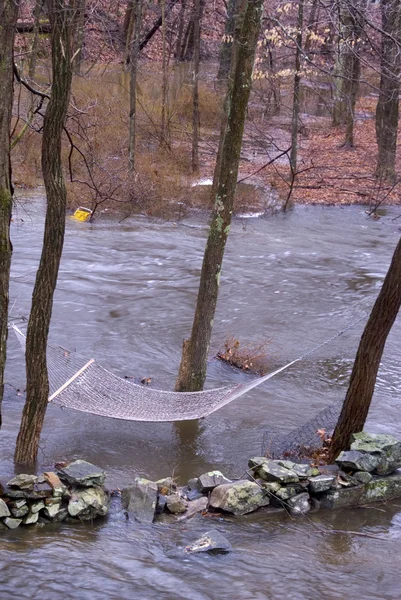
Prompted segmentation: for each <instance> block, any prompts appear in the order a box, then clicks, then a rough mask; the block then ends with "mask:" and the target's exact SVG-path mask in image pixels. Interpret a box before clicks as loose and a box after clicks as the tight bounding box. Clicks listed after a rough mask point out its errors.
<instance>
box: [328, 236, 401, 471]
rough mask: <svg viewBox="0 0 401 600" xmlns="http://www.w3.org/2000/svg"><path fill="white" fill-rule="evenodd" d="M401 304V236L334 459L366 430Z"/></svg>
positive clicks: (366, 336) (361, 353)
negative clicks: (387, 342)
mask: <svg viewBox="0 0 401 600" xmlns="http://www.w3.org/2000/svg"><path fill="white" fill-rule="evenodd" d="M400 306H401V239H400V241H399V242H398V245H397V247H396V249H395V252H394V255H393V258H392V261H391V264H390V267H389V269H388V271H387V275H386V277H385V279H384V283H383V286H382V288H381V290H380V292H379V295H378V297H377V300H376V302H375V304H374V306H373V309H372V312H371V314H370V317H369V320H368V322H367V324H366V327H365V330H364V332H363V334H362V338H361V341H360V343H359V347H358V352H357V355H356V359H355V362H354V366H353V369H352V374H351V379H350V384H349V388H348V391H347V395H346V397H345V401H344V405H343V408H342V411H341V414H340V418H339V420H338V423H337V425H336V428H335V430H334V434H333V439H332V442H331V444H330V456H329V461H330V462H331V461H334V460H335V458H336V457H337V456H338V454H339V452H341V450H347V449H348V448H349V445H350V437H351V434H352V433H358V432H359V431H362V429H363V426H364V424H365V421H366V417H367V416H368V412H369V408H370V403H371V401H372V396H373V392H374V389H375V383H376V377H377V372H378V370H379V366H380V360H381V357H382V354H383V350H384V346H385V343H386V340H387V336H388V334H389V333H390V331H391V328H392V326H393V323H394V321H395V319H396V317H397V314H398V312H399V310H400Z"/></svg>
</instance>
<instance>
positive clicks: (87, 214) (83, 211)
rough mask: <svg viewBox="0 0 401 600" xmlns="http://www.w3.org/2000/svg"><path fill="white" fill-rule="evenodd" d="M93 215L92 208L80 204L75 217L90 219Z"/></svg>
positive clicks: (84, 219)
mask: <svg viewBox="0 0 401 600" xmlns="http://www.w3.org/2000/svg"><path fill="white" fill-rule="evenodd" d="M91 215H92V211H91V210H90V208H84V207H83V206H80V207H79V208H77V210H76V211H75V212H74V214H73V218H74V219H76V220H77V221H89V219H90V218H91Z"/></svg>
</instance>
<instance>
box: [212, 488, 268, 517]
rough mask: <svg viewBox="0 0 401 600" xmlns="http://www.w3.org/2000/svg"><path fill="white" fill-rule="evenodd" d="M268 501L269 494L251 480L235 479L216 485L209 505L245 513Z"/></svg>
mask: <svg viewBox="0 0 401 600" xmlns="http://www.w3.org/2000/svg"><path fill="white" fill-rule="evenodd" d="M269 503H270V499H269V496H268V494H267V492H266V491H265V490H263V489H262V488H261V487H260V486H258V484H257V483H254V482H253V481H245V480H244V481H236V482H235V483H225V484H223V485H218V486H217V487H216V488H214V490H213V491H212V494H211V496H210V506H212V507H213V508H220V509H222V510H225V511H227V512H231V513H233V514H235V515H246V514H247V513H250V512H253V511H254V510H257V509H258V508H260V507H262V506H267V505H268V504H269Z"/></svg>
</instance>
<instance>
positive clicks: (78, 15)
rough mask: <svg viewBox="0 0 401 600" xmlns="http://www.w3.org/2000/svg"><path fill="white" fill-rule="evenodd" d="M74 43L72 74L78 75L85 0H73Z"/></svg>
mask: <svg viewBox="0 0 401 600" xmlns="http://www.w3.org/2000/svg"><path fill="white" fill-rule="evenodd" d="M75 3H76V10H75V19H76V26H75V43H74V75H80V73H81V66H82V57H83V52H82V50H83V46H84V38H85V8H86V0H75Z"/></svg>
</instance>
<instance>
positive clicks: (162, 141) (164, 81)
mask: <svg viewBox="0 0 401 600" xmlns="http://www.w3.org/2000/svg"><path fill="white" fill-rule="evenodd" d="M161 8H162V39H163V56H162V114H161V135H160V144H161V145H162V146H164V145H165V144H166V143H167V114H166V112H167V84H168V80H167V40H166V34H167V30H166V0H161Z"/></svg>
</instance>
